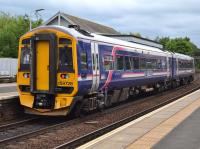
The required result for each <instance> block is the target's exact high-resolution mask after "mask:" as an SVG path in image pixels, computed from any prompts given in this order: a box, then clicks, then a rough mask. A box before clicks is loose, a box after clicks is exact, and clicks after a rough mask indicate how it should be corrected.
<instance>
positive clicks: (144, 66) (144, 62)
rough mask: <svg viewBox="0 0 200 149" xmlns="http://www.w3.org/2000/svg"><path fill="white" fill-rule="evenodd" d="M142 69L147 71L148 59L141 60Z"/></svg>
mask: <svg viewBox="0 0 200 149" xmlns="http://www.w3.org/2000/svg"><path fill="white" fill-rule="evenodd" d="M140 69H146V59H145V58H140Z"/></svg>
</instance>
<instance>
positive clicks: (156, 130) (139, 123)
mask: <svg viewBox="0 0 200 149" xmlns="http://www.w3.org/2000/svg"><path fill="white" fill-rule="evenodd" d="M199 108H200V90H198V91H196V92H194V93H192V94H190V95H187V96H185V97H183V98H180V99H179V100H177V101H175V102H173V103H170V104H168V105H166V106H164V107H162V108H160V109H158V110H155V111H153V112H151V113H149V114H147V115H145V116H142V117H140V118H139V119H136V120H134V121H132V122H130V123H128V124H126V125H124V126H122V127H120V128H118V129H115V130H113V131H111V132H109V133H107V134H105V135H103V136H101V137H99V138H97V139H95V140H93V141H90V142H88V143H86V144H84V145H82V146H80V147H78V149H124V148H126V149H147V148H148V149H149V148H153V147H154V148H156V149H158V148H163V147H165V145H166V148H168V149H171V148H174V147H173V144H172V146H167V144H169V142H170V141H176V138H178V132H176V133H175V134H174V139H170V137H166V138H165V139H163V138H164V137H165V136H167V135H168V134H169V135H171V134H170V132H171V131H172V130H174V131H176V129H174V128H176V127H177V126H178V125H179V124H180V126H181V123H182V122H183V121H184V120H185V119H186V118H187V117H189V116H190V115H191V114H192V113H193V112H194V111H195V110H197V109H199ZM199 111H200V110H199ZM199 113H200V112H199ZM194 116H195V113H194ZM199 117H200V116H198V117H196V118H193V117H192V118H190V119H199ZM199 120H200V119H199ZM194 122H195V121H193V122H190V123H194ZM195 123H196V122H195ZM199 123H200V121H199ZM199 123H198V124H199ZM183 124H184V123H183ZM183 124H182V125H183ZM198 124H193V125H195V126H198ZM189 125H190V124H188V125H187V129H188V128H189V127H192V126H189ZM185 127H186V126H185ZM185 127H183V126H182V127H181V128H182V130H183V129H184V128H185ZM177 128H178V127H177ZM179 129H180V128H179ZM199 130H200V129H199ZM191 131H192V129H191ZM193 131H195V128H194V129H193ZM198 132H199V131H198ZM198 132H196V134H198ZM172 133H173V131H172ZM182 133H184V131H183V132H182ZM186 133H187V132H186ZM190 133H192V132H190ZM176 134H177V136H176ZM179 134H180V131H179ZM199 136H200V133H199ZM193 137H194V138H195V139H194V138H193V139H192V138H191V139H192V140H194V142H195V141H196V139H199V137H198V136H195V135H194V136H193ZM182 138H184V136H183V137H182ZM162 139H163V140H162ZM179 139H180V138H179ZM185 139H186V138H185ZM160 140H162V141H161V142H160ZM182 141H183V140H182ZM188 141H189V140H188ZM158 142H160V143H161V144H160V143H158ZM162 142H163V143H162ZM174 144H175V143H174ZM162 145H164V146H162ZM187 145H188V146H189V147H188V146H187V147H188V148H191V147H193V146H192V145H191V146H190V145H189V143H188V144H187ZM197 146H198V145H197ZM195 147H196V146H195Z"/></svg>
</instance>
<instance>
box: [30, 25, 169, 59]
mask: <svg viewBox="0 0 200 149" xmlns="http://www.w3.org/2000/svg"><path fill="white" fill-rule="evenodd" d="M48 28H53V29H58V30H61V31H63V32H66V33H67V34H69V35H71V36H72V37H74V38H76V39H84V40H93V41H98V42H102V43H107V44H115V45H118V46H124V47H129V48H133V49H136V50H137V51H138V50H140V51H148V52H153V53H157V54H158V53H159V54H158V55H162V56H163V55H165V56H166V54H167V55H171V53H170V52H168V51H162V50H160V49H159V48H156V47H151V46H147V45H142V44H138V43H132V42H128V41H124V40H120V39H115V38H111V37H106V36H102V35H98V34H94V33H90V34H88V36H87V35H84V34H82V33H80V32H79V31H77V30H76V29H74V28H67V27H64V26H58V25H48V26H40V27H38V28H35V29H33V30H37V29H48Z"/></svg>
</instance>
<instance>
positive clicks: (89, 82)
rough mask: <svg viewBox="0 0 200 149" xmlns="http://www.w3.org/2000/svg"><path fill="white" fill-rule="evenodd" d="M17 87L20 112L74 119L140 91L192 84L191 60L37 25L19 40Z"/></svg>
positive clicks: (71, 28) (77, 30)
mask: <svg viewBox="0 0 200 149" xmlns="http://www.w3.org/2000/svg"><path fill="white" fill-rule="evenodd" d="M18 55H19V56H18V73H17V86H18V87H17V88H18V92H19V99H20V104H21V105H22V106H23V107H24V109H25V113H28V114H34V115H45V116H66V115H69V114H72V115H75V116H78V115H80V114H82V113H87V112H91V111H94V110H102V109H104V108H108V107H110V106H112V105H114V104H116V103H119V102H122V101H125V100H127V98H128V97H130V96H133V95H137V94H139V93H142V92H150V91H156V92H159V91H163V90H165V89H169V88H175V87H177V86H180V85H183V84H188V83H190V82H192V81H193V80H194V74H195V67H194V58H192V57H190V56H187V55H183V54H179V53H173V52H169V51H166V50H162V49H159V48H156V47H152V46H147V45H144V44H138V43H131V42H127V41H122V40H119V39H114V38H110V37H106V36H102V35H99V34H94V33H89V32H87V31H85V30H82V29H81V28H79V27H78V26H69V27H63V26H56V25H52V26H40V27H38V28H35V29H33V30H31V31H29V32H27V33H26V34H24V35H23V36H22V37H21V38H20V41H19V52H18Z"/></svg>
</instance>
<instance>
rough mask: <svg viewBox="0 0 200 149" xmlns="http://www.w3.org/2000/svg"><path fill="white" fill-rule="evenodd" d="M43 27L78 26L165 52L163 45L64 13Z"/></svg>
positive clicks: (55, 16)
mask: <svg viewBox="0 0 200 149" xmlns="http://www.w3.org/2000/svg"><path fill="white" fill-rule="evenodd" d="M43 25H61V26H65V27H68V26H69V25H78V26H80V28H81V29H83V30H86V31H88V32H90V33H95V34H100V35H103V36H108V37H112V38H117V39H120V40H125V41H129V42H134V43H139V44H143V45H148V46H152V47H156V48H159V49H161V50H163V45H162V44H160V43H158V42H155V41H153V40H149V39H146V38H141V37H137V36H134V35H125V34H121V33H120V32H118V31H117V30H115V29H114V28H112V27H109V26H106V25H102V24H99V23H96V22H93V21H91V20H86V19H83V18H80V17H76V16H72V15H70V14H66V13H63V12H57V13H56V14H55V15H54V16H52V17H51V18H50V19H49V20H47V21H46V22H45V23H44V24H43Z"/></svg>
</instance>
